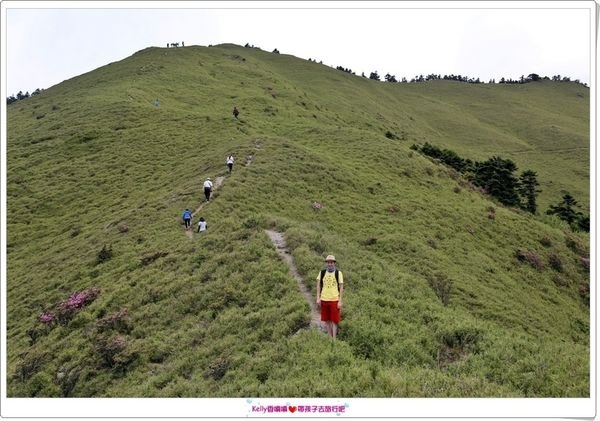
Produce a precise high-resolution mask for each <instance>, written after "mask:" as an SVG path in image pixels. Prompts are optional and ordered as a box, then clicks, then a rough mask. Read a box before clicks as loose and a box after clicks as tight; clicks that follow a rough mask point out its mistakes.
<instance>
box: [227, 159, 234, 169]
mask: <svg viewBox="0 0 600 421" xmlns="http://www.w3.org/2000/svg"><path fill="white" fill-rule="evenodd" d="M227 166H228V167H229V172H230V173H231V170H233V155H229V156H228V157H227Z"/></svg>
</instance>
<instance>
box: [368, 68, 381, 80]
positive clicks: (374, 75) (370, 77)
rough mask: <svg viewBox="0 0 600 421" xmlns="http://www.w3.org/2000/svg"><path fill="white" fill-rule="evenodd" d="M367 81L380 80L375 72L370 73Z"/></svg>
mask: <svg viewBox="0 0 600 421" xmlns="http://www.w3.org/2000/svg"><path fill="white" fill-rule="evenodd" d="M369 79H373V80H380V78H379V75H378V74H377V70H375V71H374V72H371V74H370V75H369Z"/></svg>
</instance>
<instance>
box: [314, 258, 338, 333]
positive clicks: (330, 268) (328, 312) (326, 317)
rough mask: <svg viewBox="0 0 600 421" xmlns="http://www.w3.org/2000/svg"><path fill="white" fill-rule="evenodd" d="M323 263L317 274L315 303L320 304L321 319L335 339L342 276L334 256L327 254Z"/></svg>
mask: <svg viewBox="0 0 600 421" xmlns="http://www.w3.org/2000/svg"><path fill="white" fill-rule="evenodd" d="M325 263H326V264H327V267H326V268H325V269H322V270H321V272H319V274H318V275H317V305H318V306H321V321H322V322H325V324H326V326H327V333H328V334H329V335H330V336H331V337H332V338H333V339H335V338H336V336H337V331H338V325H339V324H340V320H341V317H340V313H341V309H342V296H343V294H344V276H343V275H342V272H341V271H340V270H338V269H337V268H336V267H335V263H336V261H335V256H333V255H331V254H330V255H328V256H327V257H326V258H325Z"/></svg>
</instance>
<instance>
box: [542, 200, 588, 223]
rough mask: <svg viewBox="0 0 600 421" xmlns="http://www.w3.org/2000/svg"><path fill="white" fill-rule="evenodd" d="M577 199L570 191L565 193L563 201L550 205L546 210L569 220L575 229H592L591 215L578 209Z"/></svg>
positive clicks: (549, 213)
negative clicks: (586, 214)
mask: <svg viewBox="0 0 600 421" xmlns="http://www.w3.org/2000/svg"><path fill="white" fill-rule="evenodd" d="M575 206H577V201H576V200H575V198H573V196H571V194H570V193H569V192H566V193H565V194H564V195H563V198H562V202H560V203H559V204H558V205H556V206H555V205H550V208H549V209H548V210H547V211H546V213H547V214H548V215H556V216H558V217H559V218H560V219H562V220H563V221H565V222H567V223H568V224H569V225H570V226H571V228H572V229H573V230H580V231H587V232H589V231H590V217H589V216H585V215H584V214H583V213H581V212H579V211H576V210H575V209H574V207H575Z"/></svg>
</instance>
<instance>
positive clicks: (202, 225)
mask: <svg viewBox="0 0 600 421" xmlns="http://www.w3.org/2000/svg"><path fill="white" fill-rule="evenodd" d="M206 228H208V224H207V223H206V221H205V220H204V217H202V216H201V217H200V220H199V221H198V232H199V233H200V232H203V231H206Z"/></svg>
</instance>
